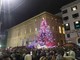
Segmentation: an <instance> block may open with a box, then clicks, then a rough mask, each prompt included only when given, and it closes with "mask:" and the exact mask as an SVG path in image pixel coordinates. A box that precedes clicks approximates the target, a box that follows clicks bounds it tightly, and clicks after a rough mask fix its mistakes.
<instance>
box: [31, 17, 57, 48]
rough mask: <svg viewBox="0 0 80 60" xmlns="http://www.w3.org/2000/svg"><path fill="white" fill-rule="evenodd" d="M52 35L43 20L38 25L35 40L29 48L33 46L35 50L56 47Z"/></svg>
mask: <svg viewBox="0 0 80 60" xmlns="http://www.w3.org/2000/svg"><path fill="white" fill-rule="evenodd" d="M53 36H54V35H53V33H52V32H51V30H50V26H49V25H48V24H47V22H46V20H45V19H44V18H43V20H42V22H41V24H40V30H39V33H38V35H37V37H36V38H37V39H35V40H34V41H33V42H32V43H31V45H30V46H34V47H37V48H39V47H40V48H41V47H47V48H52V47H55V46H56V41H55V38H54V37H53Z"/></svg>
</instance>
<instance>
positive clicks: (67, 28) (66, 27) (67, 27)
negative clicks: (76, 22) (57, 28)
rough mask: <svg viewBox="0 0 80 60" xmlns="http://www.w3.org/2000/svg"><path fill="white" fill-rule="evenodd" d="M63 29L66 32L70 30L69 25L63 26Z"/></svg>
mask: <svg viewBox="0 0 80 60" xmlns="http://www.w3.org/2000/svg"><path fill="white" fill-rule="evenodd" d="M64 28H65V30H66V31H67V30H70V24H69V23H68V24H64Z"/></svg>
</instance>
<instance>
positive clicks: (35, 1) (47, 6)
mask: <svg viewBox="0 0 80 60" xmlns="http://www.w3.org/2000/svg"><path fill="white" fill-rule="evenodd" d="M19 1H20V0H19ZM72 1H75V0H22V1H21V2H19V3H18V4H17V3H16V4H15V6H14V7H13V8H12V7H11V8H10V12H8V9H9V7H6V10H5V12H3V11H2V12H1V14H0V16H1V18H0V20H1V21H2V30H6V29H8V28H11V27H13V26H15V25H17V24H19V23H21V22H23V21H25V20H27V19H29V18H31V17H33V16H35V15H37V14H39V13H41V12H43V11H47V12H50V13H52V14H56V13H58V12H60V8H61V7H62V6H63V5H66V4H68V3H70V2H72Z"/></svg>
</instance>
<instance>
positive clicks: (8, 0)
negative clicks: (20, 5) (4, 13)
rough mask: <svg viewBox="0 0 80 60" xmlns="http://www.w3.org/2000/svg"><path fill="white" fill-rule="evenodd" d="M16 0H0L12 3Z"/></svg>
mask: <svg viewBox="0 0 80 60" xmlns="http://www.w3.org/2000/svg"><path fill="white" fill-rule="evenodd" d="M15 1H16V0H2V3H3V4H4V3H14V2H15Z"/></svg>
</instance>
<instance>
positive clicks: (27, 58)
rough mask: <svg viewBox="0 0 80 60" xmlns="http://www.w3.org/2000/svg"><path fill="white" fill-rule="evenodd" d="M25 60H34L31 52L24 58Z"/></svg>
mask: <svg viewBox="0 0 80 60" xmlns="http://www.w3.org/2000/svg"><path fill="white" fill-rule="evenodd" d="M24 60H32V55H31V54H30V52H29V51H27V53H26V55H25V57H24Z"/></svg>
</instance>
